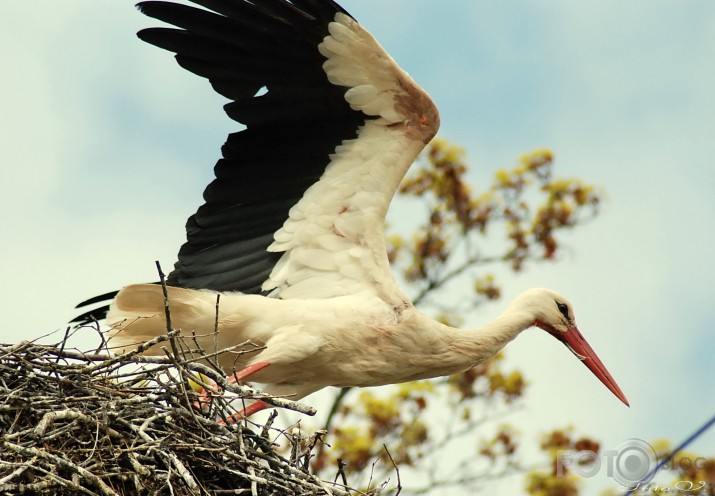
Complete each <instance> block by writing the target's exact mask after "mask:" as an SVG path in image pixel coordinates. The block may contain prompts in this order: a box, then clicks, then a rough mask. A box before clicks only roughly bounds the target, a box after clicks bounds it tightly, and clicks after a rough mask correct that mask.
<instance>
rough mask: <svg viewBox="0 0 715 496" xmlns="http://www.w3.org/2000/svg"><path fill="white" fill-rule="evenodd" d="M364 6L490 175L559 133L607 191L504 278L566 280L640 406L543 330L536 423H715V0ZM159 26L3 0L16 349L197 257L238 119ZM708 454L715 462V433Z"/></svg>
mask: <svg viewBox="0 0 715 496" xmlns="http://www.w3.org/2000/svg"><path fill="white" fill-rule="evenodd" d="M344 6H345V7H346V8H347V9H348V10H349V11H351V13H352V14H353V15H354V16H355V17H356V18H357V19H358V20H360V21H361V22H362V23H363V25H365V26H366V27H367V28H368V29H369V30H370V31H371V32H372V33H373V34H374V35H375V37H376V38H377V39H378V40H379V41H380V42H381V43H382V44H383V45H384V46H385V47H386V48H387V50H388V51H389V52H390V53H391V55H392V56H393V57H394V58H395V59H396V60H397V61H398V62H399V63H400V64H401V65H402V66H403V68H405V69H406V70H407V71H408V72H409V73H410V74H411V75H412V76H413V77H414V78H415V80H417V81H418V82H419V83H420V84H421V85H423V86H424V87H425V89H427V91H428V92H429V93H430V94H431V95H432V97H433V99H434V100H435V102H436V103H437V104H438V106H439V108H440V111H441V114H442V130H441V134H442V136H444V137H446V138H449V139H451V140H453V141H455V142H456V143H459V144H461V145H463V146H464V147H466V148H467V150H468V153H469V162H470V163H471V164H472V167H473V170H472V171H471V173H470V174H471V175H470V179H471V180H472V181H473V182H474V183H475V184H477V185H479V184H484V183H485V182H486V181H488V180H489V178H490V177H491V175H492V174H493V172H494V170H495V169H497V168H499V167H508V166H510V165H512V164H513V163H514V161H515V159H516V157H518V156H519V155H520V154H521V153H522V152H525V151H528V150H530V149H533V148H537V147H544V146H546V147H550V148H552V149H553V150H554V151H555V153H556V157H557V163H556V165H557V170H558V171H559V173H560V174H562V175H565V176H579V177H581V178H583V179H585V180H587V181H589V182H592V183H595V184H598V185H601V186H602V187H603V188H604V189H605V190H606V191H607V195H608V201H607V203H606V205H605V207H604V209H603V213H602V215H601V216H600V217H599V218H598V219H597V220H596V221H595V222H593V223H591V224H589V225H588V226H585V227H584V228H582V229H579V230H578V231H577V232H575V233H573V235H569V236H567V237H566V238H565V241H566V243H567V245H568V249H567V250H566V251H565V252H564V254H563V258H564V260H563V262H562V263H560V264H557V265H548V266H547V265H543V266H538V267H530V268H529V269H528V270H527V271H526V273H524V274H522V275H520V276H517V277H512V276H510V275H505V276H504V280H505V281H506V282H507V284H506V287H505V296H506V297H507V298H511V297H513V296H515V295H516V294H517V293H518V292H519V291H521V290H523V289H526V288H528V287H530V286H547V287H553V288H554V289H557V290H559V291H561V292H562V293H564V294H566V295H567V296H568V297H569V298H570V299H571V301H572V302H573V303H574V305H575V308H576V315H577V318H578V322H579V325H580V327H581V329H582V331H583V333H584V334H585V335H586V337H587V338H588V339H589V341H590V342H591V344H592V345H593V347H594V348H595V349H596V351H597V352H598V353H599V355H600V356H601V358H602V360H603V361H604V363H606V365H607V366H608V367H609V369H610V370H611V372H612V374H613V375H614V377H615V378H616V379H617V381H618V382H619V384H620V385H621V388H622V389H623V390H624V392H625V393H626V394H627V395H628V397H629V399H630V400H631V404H632V407H631V408H630V409H627V408H625V407H623V406H622V405H620V404H619V403H618V402H617V400H615V399H614V398H613V397H611V395H610V393H609V392H608V391H606V390H605V388H603V386H602V385H600V384H599V383H598V382H597V381H596V380H595V379H594V378H593V377H591V376H590V374H589V373H588V371H587V370H586V369H585V368H584V367H583V366H582V365H580V364H579V363H578V362H577V361H576V360H574V358H573V357H572V356H571V355H570V354H569V353H567V352H566V351H565V350H563V349H562V347H561V346H559V345H557V344H556V343H554V342H552V340H550V339H549V338H548V337H547V336H544V335H543V334H541V333H539V332H538V331H527V332H526V333H524V335H522V336H521V337H520V338H519V339H518V340H517V341H516V342H514V343H513V344H511V345H510V346H509V353H508V356H509V359H510V360H511V361H512V362H513V363H519V364H520V365H521V366H522V368H523V370H524V371H525V373H526V374H527V376H528V377H529V378H530V380H531V382H532V387H531V390H530V393H529V399H528V402H527V408H526V409H525V411H524V412H523V413H522V414H520V416H519V417H518V419H517V420H518V421H519V422H521V423H522V424H524V425H526V426H530V427H527V428H526V431H527V432H530V431H531V430H533V431H534V432H536V431H537V430H538V429H543V430H546V429H548V428H551V427H556V426H561V425H564V424H566V423H574V424H575V425H577V426H579V427H580V428H581V429H582V430H583V431H584V432H587V433H591V434H593V435H595V436H597V437H600V438H601V439H602V440H604V445H605V446H606V447H607V448H608V447H615V446H617V445H618V444H619V443H620V442H621V441H622V440H624V439H626V438H629V437H641V438H644V439H652V438H655V437H669V438H673V439H674V440H679V439H680V438H681V437H684V436H685V435H686V434H688V433H689V432H690V431H691V430H693V429H694V428H695V427H696V426H697V424H698V423H700V422H702V421H704V420H705V419H706V418H707V417H708V416H709V415H712V413H713V412H715V386H714V384H715V382H714V381H713V377H714V376H715V365H714V364H713V352H714V350H715V332H713V329H712V326H713V324H712V323H713V320H715V319H714V317H715V305H714V304H713V303H715V301H714V300H715V298H714V297H715V291H714V290H713V279H715V257H713V246H715V234H713V214H714V213H715V90H714V88H715V54H714V53H713V52H715V4H713V3H712V2H710V1H704V0H691V1H689V2H682V1H663V0H657V1H653V0H631V1H629V2H627V3H624V2H616V1H604V2H598V3H596V2H590V3H588V4H587V3H585V2H579V3H578V4H577V3H575V2H567V1H565V0H563V1H547V2H535V1H524V2H515V1H505V2H487V1H482V0H479V1H472V2H466V1H462V2H457V1H456V0H445V1H440V2H437V1H427V0H410V1H408V0H390V2H385V1H378V0H350V1H348V0H346V1H345V2H344ZM149 25H155V22H154V21H152V20H150V19H147V18H145V17H144V16H142V15H141V14H139V13H138V12H137V11H136V10H135V9H134V8H133V7H132V4H131V2H123V1H116V0H112V1H109V0H72V1H70V2H57V1H55V0H33V1H32V2H3V3H2V4H0V60H3V68H2V73H3V75H2V77H1V78H0V109H2V112H0V130H1V131H2V132H1V133H0V149H1V150H2V152H3V156H4V160H3V166H2V168H1V169H0V192H1V195H0V202H2V203H1V208H2V212H3V215H2V217H1V218H0V229H1V231H0V232H2V233H3V242H2V244H1V245H0V257H1V258H2V265H1V269H0V271H1V276H2V282H3V284H2V287H0V301H1V302H2V303H0V312H2V315H3V319H4V331H3V334H2V335H0V341H15V340H19V339H23V338H30V337H33V336H36V335H38V334H41V333H43V332H45V331H48V330H51V329H55V328H58V327H61V326H62V324H63V322H64V321H65V320H66V319H67V318H68V317H70V316H72V310H71V308H72V306H73V305H74V304H75V303H76V302H77V301H79V300H81V299H83V298H85V297H88V296H92V295H94V294H97V293H98V292H104V291H108V290H111V289H114V288H117V287H120V286H122V285H124V284H127V283H131V282H137V281H145V280H153V279H154V278H155V276H154V268H153V261H154V260H155V259H157V258H158V259H160V260H161V261H162V263H163V265H164V267H165V268H166V269H168V268H170V266H171V264H173V262H174V256H175V253H176V251H177V249H178V246H179V245H180V244H181V242H182V241H183V239H184V232H183V224H184V222H185V219H186V217H187V216H188V215H189V214H191V213H192V212H193V211H194V210H195V208H196V207H197V206H198V205H199V204H200V203H201V192H202V190H203V188H204V186H205V184H206V183H207V182H208V180H209V179H210V177H211V174H212V172H211V170H212V167H213V165H214V163H215V160H216V159H217V158H218V155H219V147H220V145H221V144H222V143H223V141H224V139H225V137H226V134H227V133H228V132H230V131H232V130H235V128H236V126H235V124H234V123H232V122H231V121H230V120H229V119H228V118H227V117H225V115H224V114H223V112H222V109H221V105H222V103H223V102H222V99H221V98H220V97H218V96H216V95H214V94H213V92H212V90H211V88H210V86H209V85H208V84H207V83H206V82H205V81H203V80H201V79H199V78H197V77H195V76H192V75H190V74H188V73H186V72H185V71H183V70H182V69H180V68H179V67H178V66H177V65H176V64H175V62H174V60H173V58H172V57H171V55H170V54H169V53H168V52H163V51H161V50H159V49H156V48H153V47H150V46H148V45H145V44H143V43H142V42H140V41H139V40H138V39H137V38H136V37H135V36H134V33H135V32H136V31H137V30H138V29H140V28H142V27H146V26H149ZM399 221H400V220H399V218H398V217H394V216H393V218H392V222H399ZM465 291H468V289H465ZM505 304H506V302H501V303H498V304H496V305H494V307H493V308H485V309H484V310H483V311H480V312H478V313H477V314H475V315H472V316H468V319H467V321H468V322H469V323H470V324H472V325H477V324H479V323H480V322H484V321H486V320H488V319H489V318H490V317H491V316H493V315H495V314H496V312H498V311H499V310H501V309H502V308H503V306H504V305H505ZM697 447H699V448H700V450H701V451H706V452H707V451H709V453H708V454H710V455H715V451H714V450H715V448H714V447H715V432H710V433H709V434H708V435H707V436H706V437H705V438H703V440H702V441H701V442H700V443H699V445H698V446H697Z"/></svg>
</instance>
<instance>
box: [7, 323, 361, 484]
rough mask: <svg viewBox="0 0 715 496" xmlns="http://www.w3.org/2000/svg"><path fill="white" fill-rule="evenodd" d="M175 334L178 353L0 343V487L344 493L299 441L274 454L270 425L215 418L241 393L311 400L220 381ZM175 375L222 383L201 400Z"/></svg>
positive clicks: (270, 400) (237, 402)
mask: <svg viewBox="0 0 715 496" xmlns="http://www.w3.org/2000/svg"><path fill="white" fill-rule="evenodd" d="M173 339H176V340H177V341H179V339H178V337H177V336H163V337H161V338H158V339H157V340H155V343H153V344H156V342H159V341H161V340H164V341H169V340H173ZM179 344H181V346H179V347H178V348H179V353H181V356H178V357H177V356H176V355H175V354H174V353H171V352H170V353H169V354H168V356H165V357H144V356H140V355H138V354H132V353H130V354H127V355H123V356H112V355H110V354H109V353H106V352H100V351H94V352H89V353H85V352H81V351H78V350H76V349H70V348H69V347H68V346H67V345H66V342H65V340H63V341H62V342H61V343H59V344H57V345H54V346H47V345H38V344H34V343H31V342H23V343H19V344H16V345H2V346H0V494H38V495H49V494H52V495H67V494H101V495H117V494H119V495H124V494H140V495H155V494H156V495H158V494H174V495H204V494H207V495H209V494H210V495H214V494H215V495H219V494H252V495H273V494H275V495H287V496H290V495H298V494H300V495H313V494H314V495H320V494H333V495H345V494H349V491H348V490H347V489H345V488H343V487H341V486H340V485H335V484H332V483H328V482H324V481H322V480H320V479H318V478H317V477H315V476H313V475H311V474H309V473H307V467H306V465H307V463H306V461H307V460H309V459H310V457H311V454H310V453H309V452H304V453H300V454H294V455H293V456H292V457H291V459H286V458H284V457H282V456H281V455H280V454H279V453H277V452H276V450H275V446H274V444H273V443H272V441H271V439H270V438H269V431H270V429H261V427H260V426H258V427H256V426H255V425H254V424H251V423H249V422H247V421H243V422H240V423H237V424H233V425H231V424H229V425H225V424H222V423H220V422H217V421H216V415H217V413H218V412H220V413H221V415H231V414H233V413H235V412H236V407H234V404H235V405H237V406H238V405H241V404H242V401H241V399H243V398H246V399H254V398H260V399H261V400H262V401H265V402H266V403H270V404H273V405H277V406H281V407H284V408H290V409H293V410H297V411H301V412H304V413H309V414H310V413H313V412H312V409H311V408H309V407H306V406H304V405H300V404H298V403H295V402H292V401H289V400H287V399H281V398H272V397H268V396H266V395H265V394H263V393H260V392H258V391H255V390H252V389H250V388H247V387H244V386H238V385H235V384H232V383H229V382H228V381H226V380H225V378H224V377H223V376H222V374H221V373H220V372H219V371H218V370H216V368H215V367H211V366H209V365H206V363H208V364H210V363H211V357H212V355H208V356H203V357H197V352H196V350H195V349H194V350H193V351H191V352H186V351H183V350H189V349H190V348H191V346H190V343H188V342H187V343H181V342H180V343H179ZM172 348H173V346H172ZM144 349H146V348H144ZM175 349H176V348H175ZM199 359H202V361H203V363H200V362H199ZM199 374H201V375H199ZM182 377H183V378H189V377H190V378H196V382H197V383H202V381H207V380H210V381H213V382H214V383H215V384H217V385H218V386H220V388H222V389H224V390H226V391H228V393H218V394H213V393H212V396H213V400H212V402H211V405H210V408H208V410H209V411H206V410H207V409H206V408H204V410H203V411H202V410H201V409H199V408H198V407H197V406H195V404H197V399H198V393H196V392H195V391H194V389H192V388H191V387H189V384H188V383H187V382H186V381H185V380H182V379H181V378H182ZM237 397H238V398H239V399H238V400H236V398H237ZM238 407H239V408H240V406H238ZM254 429H255V430H254ZM293 442H294V440H293ZM305 444H307V445H309V446H310V447H309V450H312V449H313V448H315V447H316V444H319V443H318V441H317V440H314V441H313V442H312V443H305ZM356 493H357V494H360V493H359V492H352V494H356Z"/></svg>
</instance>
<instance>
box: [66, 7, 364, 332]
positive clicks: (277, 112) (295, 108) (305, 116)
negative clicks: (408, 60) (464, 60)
mask: <svg viewBox="0 0 715 496" xmlns="http://www.w3.org/2000/svg"><path fill="white" fill-rule="evenodd" d="M192 2H193V3H195V4H197V5H200V6H202V7H204V8H205V9H209V10H204V9H201V8H195V7H191V6H186V5H180V4H175V3H171V2H164V1H147V2H142V3H140V4H139V5H138V8H139V10H140V11H141V12H143V13H144V14H146V15H147V16H150V17H153V18H155V19H158V20H161V21H163V22H166V23H168V24H172V25H174V26H176V27H178V28H180V29H175V28H166V27H155V28H149V29H145V30H142V31H140V32H139V33H138V36H139V38H141V39H142V40H143V41H146V42H147V43H150V44H152V45H156V46H158V47H160V48H164V49H166V50H169V51H171V52H174V53H175V54H176V59H177V61H178V63H179V64H180V65H181V66H182V67H184V68H185V69H187V70H189V71H191V72H193V73H195V74H197V75H199V76H202V77H205V78H207V79H208V80H209V81H210V83H211V85H212V86H213V88H214V89H215V90H216V91H217V92H218V93H220V94H222V95H224V96H226V97H227V98H229V99H230V100H231V102H229V103H227V104H226V106H225V110H226V113H227V115H228V116H229V117H230V118H231V119H233V120H235V121H237V122H239V123H242V124H244V125H246V126H247V127H246V129H244V130H242V131H239V132H236V133H233V134H231V135H229V137H228V140H227V141H226V143H225V144H224V146H223V147H222V154H223V158H221V159H220V160H219V161H218V163H217V164H216V167H215V168H214V171H215V174H216V179H215V180H214V181H213V182H211V184H209V185H208V187H207V188H206V190H205V192H204V200H205V203H204V205H202V206H201V207H200V208H199V209H198V211H197V212H196V213H195V214H194V215H192V216H191V217H189V219H188V221H187V223H186V230H187V241H186V243H185V244H184V245H183V246H182V247H181V249H180V251H179V256H178V262H177V263H176V264H175V266H174V270H173V271H172V272H171V273H170V274H169V276H168V278H167V283H168V284H170V285H173V286H180V287H187V288H195V289H213V290H217V291H241V292H244V293H260V292H261V285H262V284H263V282H264V281H265V280H266V279H267V278H268V276H269V274H270V272H271V270H272V269H273V266H274V265H275V263H276V262H277V261H278V259H279V258H280V254H277V253H269V252H268V251H267V250H266V249H267V247H268V246H269V245H270V244H271V243H272V242H273V234H274V233H275V232H276V231H277V230H278V229H279V228H280V227H281V226H282V225H283V223H284V222H285V220H286V219H287V217H288V211H289V209H290V208H291V207H292V206H293V205H295V204H296V203H297V202H298V201H299V200H300V198H301V197H302V195H303V193H304V192H305V190H306V189H307V188H308V187H309V186H310V185H312V184H313V183H315V182H316V181H317V180H318V179H319V178H320V176H321V175H322V174H323V171H324V170H325V167H326V166H327V165H328V164H329V162H330V159H329V154H331V153H333V152H334V151H335V148H336V146H338V145H340V143H341V142H342V141H344V140H348V139H353V138H355V137H356V136H357V131H358V128H359V127H360V126H361V125H363V124H364V122H365V120H366V119H368V118H369V117H367V116H366V115H364V114H363V113H361V112H357V111H354V110H352V109H351V108H350V106H349V105H348V104H347V102H346V101H345V99H344V95H345V91H346V88H341V87H336V86H334V85H332V84H331V83H330V82H329V81H328V80H327V77H326V75H325V73H324V71H323V69H322V65H323V63H324V62H325V59H324V57H323V56H322V55H320V53H319V52H318V45H319V44H320V43H321V42H322V41H323V39H324V38H325V37H326V36H327V35H328V34H329V33H328V23H329V22H332V21H333V20H334V18H335V15H336V14H337V13H338V12H341V13H344V14H346V15H349V14H348V13H347V12H346V11H345V10H343V9H342V8H341V7H340V6H339V5H337V4H336V3H335V2H333V1H332V0H291V1H290V2H288V1H287V0H258V1H256V0H253V1H248V0H192ZM261 89H265V90H267V92H265V93H264V94H259V90H261ZM114 294H115V293H107V294H106V295H103V296H104V297H110V298H111V297H113V296H114ZM98 298H100V297H98ZM103 300H106V298H100V299H97V298H94V299H92V300H88V301H87V302H83V303H87V304H89V303H90V302H91V303H97V302H100V301H103ZM80 306H82V305H80ZM99 310H101V311H103V312H105V313H106V307H102V308H101V309H99ZM97 312H98V311H97V310H93V311H90V312H87V313H86V314H84V315H83V316H81V317H85V318H84V319H81V318H78V319H80V320H87V316H90V317H91V318H98V317H100V318H101V316H102V312H99V313H97ZM78 319H75V320H78Z"/></svg>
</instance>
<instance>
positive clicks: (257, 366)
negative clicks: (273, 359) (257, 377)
mask: <svg viewBox="0 0 715 496" xmlns="http://www.w3.org/2000/svg"><path fill="white" fill-rule="evenodd" d="M269 365H270V363H268V362H256V363H254V364H253V365H249V366H248V367H246V368H245V369H243V370H239V371H238V372H234V373H233V374H231V375H230V376H229V378H228V380H229V381H230V382H238V381H242V380H244V379H245V378H246V377H249V376H252V375H253V374H255V373H256V372H258V371H259V370H263V369H265V368H266V367H268V366H269Z"/></svg>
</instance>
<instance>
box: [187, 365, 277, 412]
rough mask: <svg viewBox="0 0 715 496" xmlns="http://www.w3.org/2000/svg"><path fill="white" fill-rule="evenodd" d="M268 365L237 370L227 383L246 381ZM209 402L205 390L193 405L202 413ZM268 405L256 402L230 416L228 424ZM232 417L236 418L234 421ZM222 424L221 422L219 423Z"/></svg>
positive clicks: (209, 399)
mask: <svg viewBox="0 0 715 496" xmlns="http://www.w3.org/2000/svg"><path fill="white" fill-rule="evenodd" d="M269 365H270V363H269V362H256V363H254V364H252V365H249V366H248V367H246V368H244V369H243V370H239V371H238V372H234V373H233V374H231V375H230V376H228V377H227V380H228V382H231V383H237V382H239V381H242V380H244V379H246V378H247V377H249V376H251V375H253V374H255V373H256V372H258V371H259V370H263V369H265V368H266V367H268V366H269ZM210 402H211V395H210V394H209V393H208V391H206V390H205V389H204V390H203V391H201V393H200V394H199V400H198V401H197V402H195V403H194V405H195V406H196V407H198V408H199V409H200V410H202V411H203V409H204V406H208V404H209V403H210ZM267 406H268V405H266V404H265V403H263V402H262V401H256V402H255V403H253V404H251V405H249V406H248V407H246V408H245V409H243V410H242V411H241V412H240V413H237V414H236V415H232V416H231V417H229V419H228V423H233V422H235V421H236V420H239V419H242V418H246V417H248V416H250V415H253V414H254V413H256V412H259V411H261V410H263V409H264V408H266V407H267ZM234 417H237V418H235V419H234ZM221 423H223V422H221Z"/></svg>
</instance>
